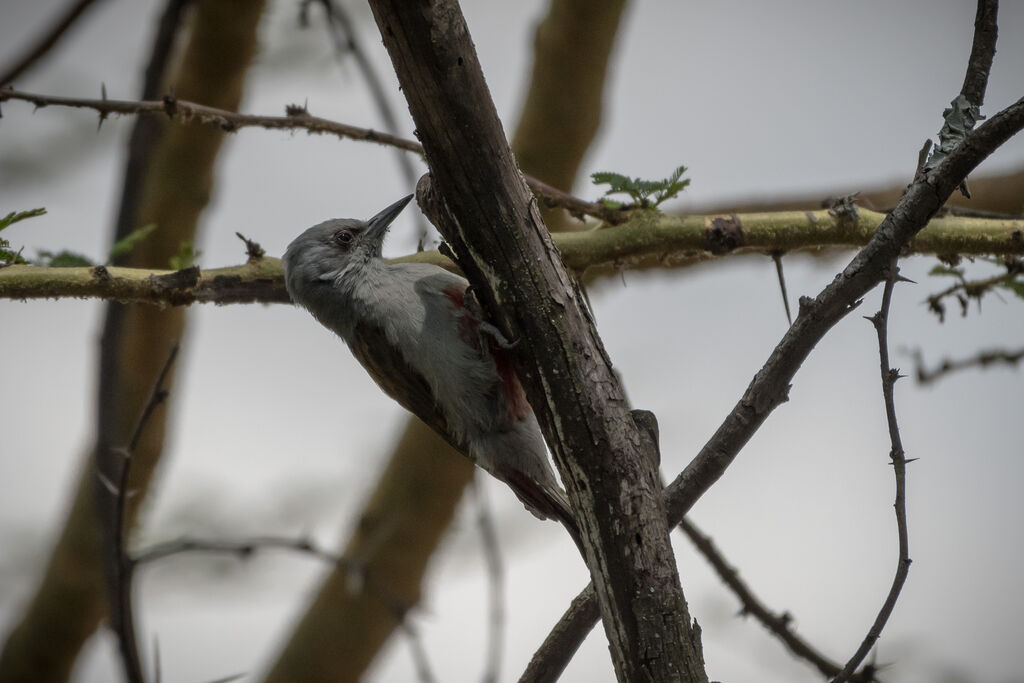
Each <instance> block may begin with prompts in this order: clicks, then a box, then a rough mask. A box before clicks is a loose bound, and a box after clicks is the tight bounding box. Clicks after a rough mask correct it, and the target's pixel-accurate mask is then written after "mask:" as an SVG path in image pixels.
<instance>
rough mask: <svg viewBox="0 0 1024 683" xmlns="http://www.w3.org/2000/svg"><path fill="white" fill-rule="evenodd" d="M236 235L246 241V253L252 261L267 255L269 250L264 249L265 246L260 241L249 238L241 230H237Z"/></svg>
mask: <svg viewBox="0 0 1024 683" xmlns="http://www.w3.org/2000/svg"><path fill="white" fill-rule="evenodd" d="M235 235H236V236H237V237H238V239H240V240H242V241H243V242H245V255H246V256H247V257H248V259H249V260H250V261H258V260H259V259H261V258H263V257H264V256H266V255H267V252H266V251H264V250H263V247H261V246H260V244H259V242H256V241H255V240H251V239H249V238H248V237H246V236H245V235H243V234H242V233H240V232H236V233H235Z"/></svg>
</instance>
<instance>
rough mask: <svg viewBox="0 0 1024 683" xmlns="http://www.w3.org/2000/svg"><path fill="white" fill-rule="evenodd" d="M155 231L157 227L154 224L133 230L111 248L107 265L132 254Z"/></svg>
mask: <svg viewBox="0 0 1024 683" xmlns="http://www.w3.org/2000/svg"><path fill="white" fill-rule="evenodd" d="M154 230H156V225H155V224H153V223H151V224H149V225H143V226H142V227H141V228H137V229H135V230H132V231H131V232H130V233H128V234H127V235H125V236H124V237H122V238H121V239H119V240H118V241H116V242H114V246H112V247H111V248H110V253H109V254H107V263H111V262H113V260H114V259H116V258H117V257H118V256H123V255H125V254H127V253H128V252H130V251H131V250H132V249H134V248H135V246H136V245H137V244H138V243H139V242H141V241H142V240H144V239H146V238H147V237H149V235H150V233H152V232H153V231H154Z"/></svg>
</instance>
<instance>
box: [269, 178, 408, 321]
mask: <svg viewBox="0 0 1024 683" xmlns="http://www.w3.org/2000/svg"><path fill="white" fill-rule="evenodd" d="M412 197H413V196H412V195H409V196H407V197H403V198H402V199H399V200H398V201H397V202H395V203H394V204H392V205H391V206H389V207H388V208H386V209H384V210H383V211H381V212H380V213H378V214H377V215H376V216H374V217H373V218H371V219H369V220H365V221H363V220H359V219H356V218H334V219H331V220H329V221H324V222H323V223H319V224H317V225H314V226H313V227H312V228H308V229H307V230H306V231H305V232H303V233H302V234H301V235H299V236H298V237H296V238H295V239H294V240H292V243H291V244H289V245H288V249H287V250H286V251H285V253H284V259H283V262H284V273H285V286H286V287H287V288H288V292H289V293H290V294H291V296H292V298H293V299H296V300H298V301H301V300H302V298H303V297H302V293H303V292H304V291H305V290H306V289H307V288H309V287H310V286H313V285H315V284H317V283H321V282H324V281H334V280H337V279H338V278H339V277H342V276H344V274H345V273H346V272H347V271H348V270H350V269H351V268H352V267H353V266H356V267H358V266H360V265H365V264H366V263H368V262H369V261H370V260H371V259H375V258H380V256H381V247H382V245H383V244H384V236H385V235H386V234H387V231H388V227H390V225H391V222H392V221H393V220H395V218H396V217H397V216H398V214H400V213H401V212H402V209H404V208H405V206H406V204H408V203H409V201H410V200H411V199H412Z"/></svg>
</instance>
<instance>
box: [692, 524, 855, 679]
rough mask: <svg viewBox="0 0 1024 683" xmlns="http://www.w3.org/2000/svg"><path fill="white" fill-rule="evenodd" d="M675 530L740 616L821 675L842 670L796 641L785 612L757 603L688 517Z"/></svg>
mask: <svg viewBox="0 0 1024 683" xmlns="http://www.w3.org/2000/svg"><path fill="white" fill-rule="evenodd" d="M679 528H680V529H681V530H682V532H683V533H684V534H686V536H687V537H688V538H689V539H690V542H691V543H693V545H694V547H695V548H697V550H698V551H699V552H700V554H701V555H703V556H704V559H706V560H707V561H708V563H709V564H710V565H711V566H712V567H713V568H714V570H715V573H716V574H718V578H720V579H721V580H722V582H723V583H724V584H725V585H726V586H728V587H729V589H730V590H731V591H732V592H733V593H734V594H735V595H736V597H737V598H739V601H740V604H741V605H742V606H743V609H742V611H741V614H742V615H743V616H747V615H748V614H749V615H753V617H754V618H755V619H757V620H758V621H759V622H761V624H762V625H764V627H765V628H766V629H768V630H769V631H770V632H771V633H772V635H774V636H775V637H776V638H778V639H779V640H781V641H782V642H783V643H785V645H786V647H788V648H789V651H790V652H792V653H793V654H794V655H796V656H797V657H799V658H801V659H805V660H807V661H808V662H810V663H811V664H812V665H814V667H815V668H816V669H817V670H818V671H820V672H821V673H822V674H823V675H825V676H835V675H836V674H837V673H839V672H840V671H841V670H842V667H841V666H840V665H839V664H837V663H835V662H833V661H832V660H831V659H829V658H828V657H826V656H825V655H823V654H821V653H820V652H818V650H816V649H815V648H814V646H812V645H811V644H810V643H808V642H807V641H805V640H803V639H802V638H800V636H798V635H797V634H796V633H795V632H794V631H793V630H792V626H793V616H792V615H791V614H790V613H789V612H783V613H782V614H776V613H774V612H772V611H771V609H769V608H768V606H767V605H765V604H764V603H763V602H761V600H760V599H758V597H757V596H756V595H754V592H753V591H752V590H751V589H750V587H749V586H747V584H746V583H744V581H743V579H741V578H740V575H739V572H738V571H737V570H736V569H735V568H734V567H732V566H731V565H730V564H729V562H728V561H727V560H726V559H725V557H723V556H722V553H721V552H720V551H719V550H718V548H717V547H716V546H715V542H714V541H713V540H712V539H711V537H710V536H707V535H705V534H704V533H702V532H701V530H700V529H698V528H697V526H696V525H695V524H694V523H693V522H691V521H690V519H689V517H683V519H682V521H680V522H679Z"/></svg>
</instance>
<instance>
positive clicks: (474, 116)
mask: <svg viewBox="0 0 1024 683" xmlns="http://www.w3.org/2000/svg"><path fill="white" fill-rule="evenodd" d="M371 8H372V10H373V12H374V16H375V18H376V20H377V24H378V26H379V27H380V30H381V34H382V36H383V38H384V44H385V47H387V49H388V51H389V53H390V54H391V59H392V63H393V64H394V66H395V70H396V72H397V73H398V77H399V82H400V83H401V85H402V88H403V91H404V92H405V95H406V98H407V100H408V102H409V107H410V111H411V112H412V115H413V119H414V121H415V122H416V126H417V131H418V133H419V135H420V139H421V140H422V142H423V146H424V149H425V151H426V157H427V162H428V164H429V166H430V170H431V177H432V179H433V180H432V182H433V189H434V190H435V191H436V194H435V195H434V197H435V198H436V199H437V201H438V204H437V206H438V207H439V211H437V212H436V213H435V215H437V216H439V217H440V218H441V219H442V220H441V225H439V227H440V228H441V230H442V232H443V233H444V235H445V237H446V239H448V241H449V242H450V243H451V244H452V245H453V247H454V248H455V250H456V253H458V254H461V262H460V265H461V266H462V268H463V270H464V271H465V272H466V273H467V275H468V276H469V279H470V281H471V282H472V283H473V284H474V286H475V287H476V288H477V292H478V294H479V295H480V296H481V298H482V300H483V302H484V305H485V306H486V307H487V308H488V310H489V312H490V313H491V314H492V315H493V317H494V319H495V320H496V321H497V322H498V324H499V326H500V327H501V328H503V330H504V331H505V332H506V333H509V334H510V335H511V338H514V339H519V340H520V341H521V342H522V343H520V344H519V346H518V347H517V348H518V353H517V368H518V370H519V374H520V377H521V379H522V380H523V382H524V385H525V386H526V389H527V394H528V397H529V399H530V403H531V404H532V405H533V407H534V409H535V411H536V412H537V414H538V417H539V419H540V421H541V425H542V428H543V429H544V433H545V437H546V438H547V439H548V442H549V445H550V446H551V447H552V450H553V452H554V455H555V461H556V463H557V464H558V466H559V470H560V472H561V475H562V479H563V481H564V482H565V483H566V487H567V489H568V492H569V496H570V498H571V500H572V503H573V507H574V510H575V511H576V512H577V514H578V515H579V517H580V525H581V528H582V531H583V538H584V546H585V552H586V559H587V563H588V566H589V567H590V568H591V573H592V576H593V577H594V580H595V583H596V584H597V586H598V596H599V600H600V605H601V611H602V616H603V617H604V623H605V631H606V633H607V634H608V639H609V642H610V643H611V650H612V656H613V662H614V664H615V669H616V675H617V676H618V678H619V679H620V680H622V681H639V680H658V681H662V680H665V681H667V680H685V681H706V680H707V677H706V675H705V674H704V671H703V661H702V657H701V652H700V642H699V637H698V633H699V631H698V630H697V629H696V628H694V627H691V624H690V618H689V613H688V610H687V606H686V601H685V599H684V597H683V593H682V590H681V588H680V584H679V577H678V574H677V572H676V568H675V561H674V557H673V555H672V550H671V546H670V545H669V542H668V527H667V525H666V524H665V519H664V516H663V515H664V514H665V509H664V507H663V502H662V500H661V495H660V488H661V487H660V483H659V480H658V474H657V469H656V458H655V457H654V455H653V452H652V451H653V444H651V443H650V440H649V438H646V437H645V435H644V434H642V433H641V432H640V429H639V427H638V426H637V425H636V424H635V423H634V422H633V420H632V416H631V414H630V411H629V406H628V405H627V402H626V400H625V396H624V393H623V391H622V387H621V386H620V384H619V382H618V379H617V378H616V377H615V375H614V373H613V372H612V368H611V362H610V360H609V359H608V357H607V355H606V353H605V351H604V348H603V346H602V344H601V340H600V338H599V337H598V335H597V332H596V330H595V328H594V326H593V322H592V320H591V319H590V317H589V313H588V312H587V310H586V308H585V302H584V301H583V298H582V296H581V293H580V291H579V289H578V287H577V286H576V284H575V282H574V281H573V280H572V279H571V278H570V277H569V275H568V274H567V273H566V271H565V268H564V267H563V265H562V263H561V260H560V259H559V257H558V255H557V253H556V251H555V250H554V248H553V246H552V243H551V239H550V235H549V234H548V232H547V229H546V228H545V226H544V223H543V221H542V220H541V217H540V214H539V210H538V207H537V204H536V201H535V200H534V199H533V197H532V195H531V194H530V192H529V189H528V188H527V186H526V183H525V181H524V180H523V177H522V174H521V173H520V172H519V169H518V168H517V167H516V166H515V163H514V161H513V159H512V155H511V152H510V151H509V148H508V144H507V142H506V140H505V136H504V133H503V131H502V128H501V124H500V122H499V120H498V117H497V113H496V112H495V110H494V105H493V103H492V101H491V99H490V95H489V93H488V91H487V87H486V85H485V83H484V78H483V73H482V72H481V70H480V65H479V62H478V61H477V58H476V53H475V50H474V49H473V46H472V42H471V40H470V37H469V31H468V29H467V27H466V25H465V20H464V18H463V16H462V13H461V10H460V9H459V7H458V5H457V4H455V3H454V2H450V1H441V2H425V1H421V2H399V1H397V0H377V1H374V2H371ZM427 194H428V195H429V194H430V193H427ZM427 203H428V204H429V203H430V202H429V201H428V202H427ZM428 213H429V212H428ZM448 218H450V219H451V220H447V219H448Z"/></svg>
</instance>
